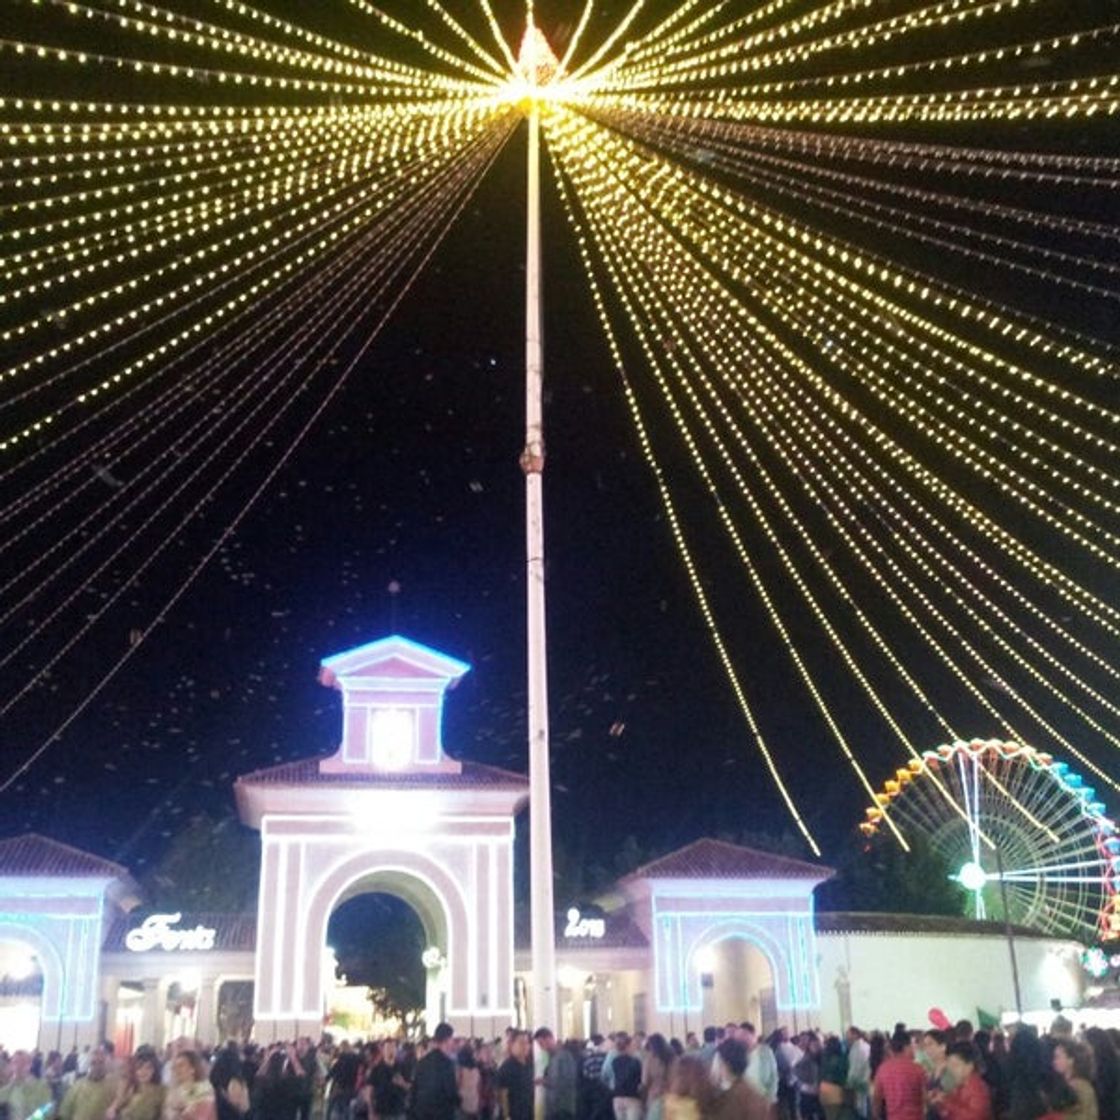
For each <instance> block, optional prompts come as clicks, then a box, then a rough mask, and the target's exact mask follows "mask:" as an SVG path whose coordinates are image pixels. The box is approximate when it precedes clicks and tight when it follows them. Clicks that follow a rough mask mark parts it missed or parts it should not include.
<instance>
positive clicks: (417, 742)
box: [319, 634, 470, 774]
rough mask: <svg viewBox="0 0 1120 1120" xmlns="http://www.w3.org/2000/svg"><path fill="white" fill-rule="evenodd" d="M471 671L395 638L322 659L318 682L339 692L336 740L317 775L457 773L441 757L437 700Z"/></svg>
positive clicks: (440, 718)
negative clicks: (339, 718)
mask: <svg viewBox="0 0 1120 1120" xmlns="http://www.w3.org/2000/svg"><path fill="white" fill-rule="evenodd" d="M469 669H470V666H469V665H468V664H467V663H466V662H464V661H459V660H457V659H456V658H453V657H448V656H447V655H446V654H444V653H440V652H439V651H437V650H434V649H430V648H429V647H428V646H424V645H421V644H420V643H419V642H413V641H410V640H409V639H408V638H402V637H400V636H399V635H396V634H394V635H392V636H391V637H388V638H381V639H379V640H378V641H376V642H369V643H367V644H366V645H364V646H358V647H357V648H356V649H351V650H347V651H345V652H344V653H336V654H334V656H332V657H328V658H326V659H325V660H324V661H323V662H322V665H321V668H320V670H319V681H320V683H322V684H325V685H327V686H328V687H329V688H337V689H338V690H339V691H340V692H341V693H342V742H341V744H340V745H339V748H338V751H337V753H335V754H334V755H332V756H331V757H330V758H325V759H323V761H322V762H320V764H319V768H320V771H321V772H322V773H324V774H340V773H355V774H359V773H362V774H401V773H414V772H424V773H438V772H442V773H458V772H459V769H460V764H459V763H458V762H456V761H455V760H454V759H450V758H448V757H447V756H446V755H444V753H443V739H442V722H443V697H444V693H445V692H446V691H447V689H448V688H450V687H451V686H452V685H454V684H455V683H456V682H457V681H458V680H459V679H460V677H462V676H463V674H464V673H466V672H467V671H468V670H469Z"/></svg>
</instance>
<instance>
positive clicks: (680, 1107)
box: [662, 1054, 715, 1120]
mask: <svg viewBox="0 0 1120 1120" xmlns="http://www.w3.org/2000/svg"><path fill="white" fill-rule="evenodd" d="M714 1104H715V1087H714V1086H713V1085H712V1079H711V1076H710V1074H709V1072H708V1066H707V1063H706V1062H705V1061H704V1060H703V1059H702V1058H698V1057H696V1056H695V1055H693V1054H685V1055H684V1056H683V1057H681V1058H678V1059H677V1061H675V1062H674V1063H673V1069H672V1073H671V1074H670V1075H669V1086H668V1090H667V1091H666V1093H665V1097H664V1101H663V1103H662V1118H663V1120H707V1118H708V1117H709V1116H710V1115H711V1112H712V1106H713V1105H714Z"/></svg>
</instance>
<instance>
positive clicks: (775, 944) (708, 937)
mask: <svg viewBox="0 0 1120 1120" xmlns="http://www.w3.org/2000/svg"><path fill="white" fill-rule="evenodd" d="M729 940H739V941H744V942H747V943H748V944H749V945H752V946H754V947H755V948H756V949H758V950H759V952H760V953H761V954H762V956H763V957H764V958H765V960H766V962H767V964H769V966H770V974H771V976H772V977H773V981H774V994H775V996H776V998H777V1003H778V1006H779V1007H783V1008H785V1007H794V1006H796V1005H797V1002H798V1001H797V998H796V991H795V989H796V984H795V983H794V975H793V968H792V963H791V961H790V959H789V954H788V952H787V950H786V947H785V946H784V945H783V944H782V942H781V941H780V940H779V939H778V938H777V937H775V936H774V935H773V933H771V932H770V931H769V930H767V929H766V927H765V926H764V925H763V924H762V923H761V922H757V921H752V920H750V919H749V918H743V917H735V918H725V919H723V920H721V921H716V922H712V923H710V924H704V925H702V926H699V927H698V928H697V929H696V930H695V932H694V933H693V936H692V938H691V939H690V940H689V941H687V942H686V946H685V951H684V953H683V954H682V961H681V966H682V969H683V972H684V975H685V977H686V978H687V980H686V983H687V986H688V989H689V1000H690V1003H691V1004H692V1005H693V1006H694V1007H695V1008H696V1009H697V1010H700V1009H701V1008H702V1006H703V991H702V988H701V974H702V971H703V970H702V969H701V968H700V963H701V959H702V955H703V954H704V953H705V952H706V951H714V950H715V949H716V947H717V946H719V945H720V944H721V943H722V942H724V941H729Z"/></svg>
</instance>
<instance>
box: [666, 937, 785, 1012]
mask: <svg viewBox="0 0 1120 1120" xmlns="http://www.w3.org/2000/svg"><path fill="white" fill-rule="evenodd" d="M784 957H785V954H784V953H782V951H781V947H780V946H778V945H776V944H775V943H774V941H773V939H772V938H771V937H769V936H767V935H766V934H765V933H764V931H762V930H759V929H758V928H757V927H755V926H754V925H753V923H745V922H729V923H720V925H719V926H717V927H715V928H712V929H709V930H707V931H705V933H703V934H701V935H700V936H699V937H698V938H697V940H696V942H695V944H694V946H693V948H692V950H691V952H690V953H689V957H688V964H687V965H686V968H687V970H688V973H689V975H695V976H697V977H698V978H699V981H700V989H701V991H700V999H701V1009H702V1013H703V1016H704V1022H705V1023H726V1022H742V1021H744V1020H750V1021H751V1022H753V1023H754V1024H755V1025H756V1026H757V1027H758V1028H759V1029H760V1030H769V1029H771V1028H772V1027H773V1026H774V1025H775V1023H774V1021H773V1020H774V1018H775V1012H776V1009H777V975H778V968H779V967H780V966H781V965H782V964H783V963H784Z"/></svg>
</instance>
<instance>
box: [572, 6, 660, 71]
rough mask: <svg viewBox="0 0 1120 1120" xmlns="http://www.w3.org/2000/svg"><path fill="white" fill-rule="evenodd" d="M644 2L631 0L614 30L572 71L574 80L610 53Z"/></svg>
mask: <svg viewBox="0 0 1120 1120" xmlns="http://www.w3.org/2000/svg"><path fill="white" fill-rule="evenodd" d="M645 3H646V0H631V3H630V9H629V11H627V13H626V14H625V15H624V16H623V17H622V19H620V20H619V21H618V23H617V24H615V28H614V30H613V31H612V32H611V33H610V34H609V35H608V36H607V37H606V38H605V39H604V40H603V42H602V43H601V44H600V45H599V47H598V48H597V49H596V50H595V51H594V52H593V53H592V55H591V57H590V58H588V59H585V60H584V61H583V62H582V63H580V65H579V66H577V67H576V69H575V70H573V71H572V79H573V80H574V81H579V79H580V78H582V77H583V76H584V75H585V74H587V73H588V72H590V71H593V70H594V69H595V67H596V66H597V65H598V63H599V62H600V60H601V59H603V58H605V57H606V56H607V55H608V54H610V52H611V51H612V50H613V49H614V45H615V44H616V43H617V42H618V41H619V39H621V38H622V36H623V35H625V34H626V32H627V31H628V30H629V29H630V25H631V24H632V23H633V22H634V20H635V19H637V18H638V15H639V14H640V13H641V10H642V8H644V7H645Z"/></svg>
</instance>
